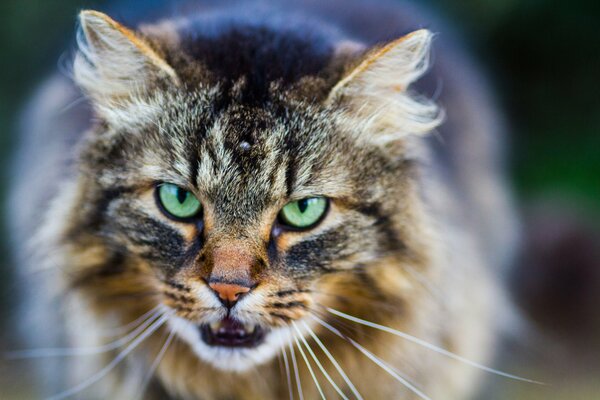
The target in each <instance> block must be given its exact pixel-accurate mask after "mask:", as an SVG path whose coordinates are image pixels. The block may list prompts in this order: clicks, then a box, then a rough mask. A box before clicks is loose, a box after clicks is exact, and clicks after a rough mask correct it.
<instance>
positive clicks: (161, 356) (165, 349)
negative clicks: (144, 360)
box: [137, 329, 175, 399]
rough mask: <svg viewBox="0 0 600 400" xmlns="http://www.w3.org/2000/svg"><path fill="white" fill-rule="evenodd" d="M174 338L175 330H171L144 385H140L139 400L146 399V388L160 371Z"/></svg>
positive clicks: (147, 374) (143, 381)
mask: <svg viewBox="0 0 600 400" xmlns="http://www.w3.org/2000/svg"><path fill="white" fill-rule="evenodd" d="M174 337H175V330H174V329H171V331H170V332H169V336H168V337H167V339H166V340H165V343H164V344H163V345H162V347H161V349H160V350H159V352H158V354H157V355H156V358H155V359H154V361H153V362H152V365H151V366H150V369H149V370H148V372H147V373H146V376H144V379H143V380H142V384H141V385H140V387H141V391H140V395H139V396H138V397H137V398H138V399H141V398H143V397H144V393H145V392H146V388H147V387H148V384H149V383H150V380H151V379H152V377H153V376H154V373H155V372H156V370H157V369H158V366H159V365H160V362H161V361H162V359H163V357H164V356H165V353H166V352H167V349H168V348H169V346H170V345H171V342H172V341H173V338H174Z"/></svg>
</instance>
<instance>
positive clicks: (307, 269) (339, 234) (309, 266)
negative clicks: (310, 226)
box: [285, 230, 348, 276]
mask: <svg viewBox="0 0 600 400" xmlns="http://www.w3.org/2000/svg"><path fill="white" fill-rule="evenodd" d="M347 239H348V237H347V235H346V234H345V233H344V232H343V231H339V230H331V231H327V232H324V233H322V234H320V235H319V236H316V237H314V238H311V239H308V240H305V241H302V242H300V243H297V244H295V245H293V246H292V247H291V248H290V249H289V250H288V251H287V254H286V255H285V263H286V266H287V267H288V268H289V269H290V270H291V271H292V272H293V273H294V274H295V275H300V276H309V275H311V274H312V273H314V272H317V271H318V270H320V271H321V272H331V271H332V270H333V269H332V263H333V262H334V261H336V260H339V259H341V258H343V257H346V256H347V255H348V254H346V253H347V251H345V250H346V246H347V245H348V244H347V243H346V241H347Z"/></svg>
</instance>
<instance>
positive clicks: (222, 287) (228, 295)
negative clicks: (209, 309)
mask: <svg viewBox="0 0 600 400" xmlns="http://www.w3.org/2000/svg"><path fill="white" fill-rule="evenodd" d="M208 286H210V288H211V289H212V290H214V291H215V292H216V293H217V295H218V296H219V298H220V299H221V300H223V301H224V302H226V303H227V304H228V305H229V306H231V305H233V304H235V302H236V301H238V299H239V298H240V296H241V295H243V294H244V293H248V292H249V291H250V288H249V287H247V286H242V285H237V284H235V283H223V282H211V283H209V284H208Z"/></svg>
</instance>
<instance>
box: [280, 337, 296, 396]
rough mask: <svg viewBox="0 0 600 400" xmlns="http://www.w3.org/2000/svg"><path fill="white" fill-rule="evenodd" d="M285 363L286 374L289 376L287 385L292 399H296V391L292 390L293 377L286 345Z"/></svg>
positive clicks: (284, 352)
mask: <svg viewBox="0 0 600 400" xmlns="http://www.w3.org/2000/svg"><path fill="white" fill-rule="evenodd" d="M282 350H283V365H284V366H285V375H286V377H287V386H288V390H289V392H290V400H294V391H293V390H292V377H291V374H290V363H289V362H288V358H287V352H286V351H285V346H284V347H283V349H282Z"/></svg>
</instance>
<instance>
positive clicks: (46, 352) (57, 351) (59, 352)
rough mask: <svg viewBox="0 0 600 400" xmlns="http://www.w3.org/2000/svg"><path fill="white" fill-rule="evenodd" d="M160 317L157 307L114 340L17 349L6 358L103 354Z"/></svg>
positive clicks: (123, 343)
mask: <svg viewBox="0 0 600 400" xmlns="http://www.w3.org/2000/svg"><path fill="white" fill-rule="evenodd" d="M159 317H160V310H159V309H158V307H157V309H155V310H153V312H152V313H151V316H150V317H149V318H148V319H146V320H145V321H144V322H143V323H142V324H140V325H139V326H138V327H137V328H135V329H134V330H133V331H131V332H130V333H128V334H127V335H125V336H123V337H122V338H119V339H117V340H115V341H113V342H110V343H107V344H104V345H101V346H91V347H80V348H76V347H75V348H73V347H57V348H46V349H29V350H16V351H12V352H9V353H7V354H6V358H7V359H10V360H23V359H29V358H44V357H73V356H87V355H94V354H102V353H106V352H107V351H110V350H114V349H117V348H119V347H122V346H124V345H125V344H127V343H129V342H130V341H131V340H132V339H133V338H134V337H136V336H137V335H139V334H140V333H141V332H143V331H144V330H145V329H146V328H148V326H150V325H151V324H152V323H153V322H154V321H156V320H157V319H158V318H159Z"/></svg>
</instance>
